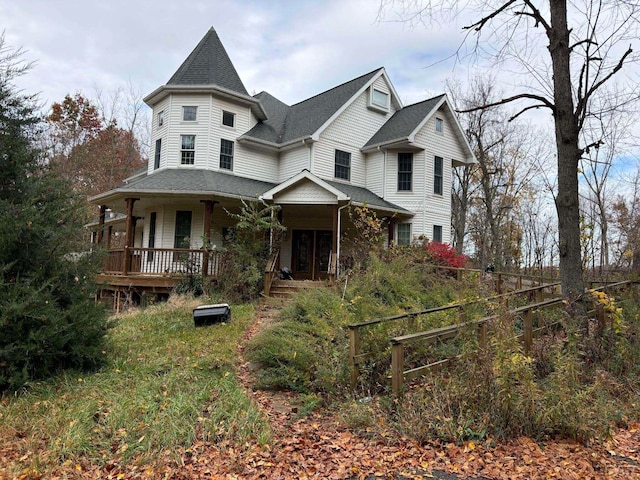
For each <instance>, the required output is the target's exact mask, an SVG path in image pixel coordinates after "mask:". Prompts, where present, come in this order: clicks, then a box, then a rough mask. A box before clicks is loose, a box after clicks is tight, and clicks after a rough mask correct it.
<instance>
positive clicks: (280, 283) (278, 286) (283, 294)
mask: <svg viewBox="0 0 640 480" xmlns="http://www.w3.org/2000/svg"><path fill="white" fill-rule="evenodd" d="M327 285H328V284H327V282H326V281H320V280H274V281H273V283H272V284H271V290H270V291H269V296H270V297H276V298H291V297H292V296H293V295H294V294H295V293H297V292H299V291H301V290H308V289H312V288H326V287H327Z"/></svg>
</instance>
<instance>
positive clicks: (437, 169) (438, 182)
mask: <svg viewBox="0 0 640 480" xmlns="http://www.w3.org/2000/svg"><path fill="white" fill-rule="evenodd" d="M442 164H443V160H442V157H435V158H434V160H433V193H435V194H436V195H442V188H443V187H442V185H443V178H442V174H443V167H442Z"/></svg>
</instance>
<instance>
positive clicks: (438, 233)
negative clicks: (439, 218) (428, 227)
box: [433, 225, 442, 243]
mask: <svg viewBox="0 0 640 480" xmlns="http://www.w3.org/2000/svg"><path fill="white" fill-rule="evenodd" d="M433 241H434V242H438V243H442V225H434V226H433Z"/></svg>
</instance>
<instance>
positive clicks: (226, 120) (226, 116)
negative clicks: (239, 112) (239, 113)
mask: <svg viewBox="0 0 640 480" xmlns="http://www.w3.org/2000/svg"><path fill="white" fill-rule="evenodd" d="M235 124H236V114H235V113H231V112H227V111H226V110H223V111H222V125H225V126H227V127H234V126H235Z"/></svg>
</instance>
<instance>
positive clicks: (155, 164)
mask: <svg viewBox="0 0 640 480" xmlns="http://www.w3.org/2000/svg"><path fill="white" fill-rule="evenodd" d="M161 152H162V139H161V138H159V139H157V140H156V150H155V152H154V154H153V169H154V170H157V169H159V168H160V154H161Z"/></svg>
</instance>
